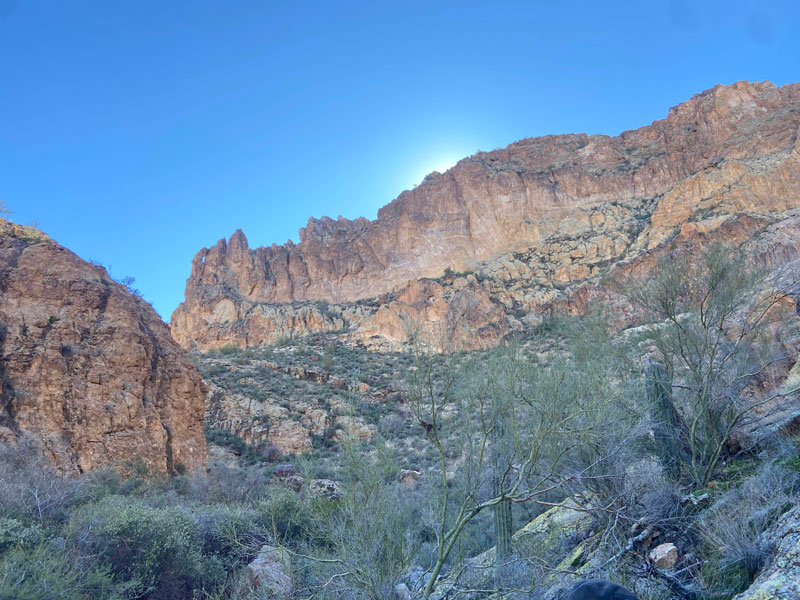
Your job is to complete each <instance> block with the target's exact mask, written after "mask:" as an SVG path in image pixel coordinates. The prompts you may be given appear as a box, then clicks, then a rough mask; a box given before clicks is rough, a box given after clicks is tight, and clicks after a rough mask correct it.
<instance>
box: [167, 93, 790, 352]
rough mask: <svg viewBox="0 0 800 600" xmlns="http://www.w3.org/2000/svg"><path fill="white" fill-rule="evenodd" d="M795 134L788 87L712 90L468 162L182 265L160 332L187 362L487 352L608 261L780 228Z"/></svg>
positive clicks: (568, 296) (227, 244)
mask: <svg viewBox="0 0 800 600" xmlns="http://www.w3.org/2000/svg"><path fill="white" fill-rule="evenodd" d="M798 126H800V84H794V85H788V86H784V87H776V86H774V85H772V84H771V83H746V82H740V83H736V84H733V85H729V86H717V87H714V88H712V89H711V90H708V91H706V92H703V93H702V94H698V95H696V96H695V97H693V98H691V99H690V100H689V101H687V102H685V103H683V104H681V105H679V106H677V107H675V108H673V109H671V110H670V111H669V114H668V116H667V118H666V119H664V120H661V121H656V122H654V123H653V124H652V125H649V126H646V127H642V128H640V129H637V130H633V131H626V132H623V133H622V134H620V135H619V136H616V137H608V136H602V135H593V136H587V135H583V134H577V135H558V136H546V137H541V138H529V139H524V140H521V141H519V142H516V143H514V144H511V145H510V146H508V147H507V148H504V149H502V150H496V151H493V152H481V153H478V154H475V155H473V156H471V157H469V158H466V159H464V160H462V161H460V162H459V163H458V164H457V165H456V166H455V167H453V168H452V169H450V170H449V171H447V172H446V173H443V174H439V173H433V174H431V175H430V176H428V177H427V178H426V179H425V181H423V183H422V184H420V185H419V186H418V187H417V188H415V189H413V190H411V191H406V192H403V193H402V194H401V195H400V196H399V197H398V198H397V199H395V200H394V201H393V202H391V203H390V204H388V205H387V206H385V207H383V208H382V209H381V210H380V211H379V213H378V218H377V219H376V220H375V221H368V220H366V219H357V220H355V221H349V220H346V219H341V218H340V219H339V220H337V221H334V220H332V219H328V218H323V219H321V220H316V219H311V220H310V221H309V223H308V225H307V226H306V227H305V228H304V229H302V230H301V232H300V243H299V244H297V245H295V244H292V243H287V244H286V245H283V246H275V245H273V246H271V247H267V248H256V249H250V247H249V245H248V243H247V240H246V238H245V236H244V234H243V233H242V232H241V231H237V232H236V233H235V234H234V235H233V237H231V238H230V240H227V241H226V240H224V239H223V240H220V241H219V242H218V243H217V245H215V246H214V247H212V248H210V249H206V248H204V249H203V250H201V251H200V252H199V253H198V254H197V256H196V257H195V258H194V261H193V263H192V273H191V276H190V278H189V280H188V281H187V285H186V298H185V302H184V303H183V304H182V305H181V306H180V307H178V309H177V310H176V311H175V313H174V314H173V316H172V321H171V328H172V333H173V335H174V336H175V338H176V339H177V340H178V342H179V343H180V344H181V345H182V346H184V347H185V348H189V349H199V350H207V349H210V348H214V347H218V346H221V345H224V344H225V343H231V342H233V343H237V344H240V345H256V344H259V343H263V342H273V341H275V340H276V339H277V338H278V337H288V336H291V335H297V334H303V333H309V332H334V331H341V332H343V336H344V337H349V338H351V339H356V340H359V341H361V342H366V343H369V344H372V345H376V346H380V345H381V344H389V345H391V344H395V343H397V342H402V341H404V340H406V339H407V338H408V335H409V331H412V330H414V329H415V328H420V327H422V328H428V329H430V328H431V327H432V326H434V325H436V326H438V327H440V329H442V330H444V331H445V332H447V333H448V335H450V337H451V338H455V339H462V340H464V341H465V342H466V343H467V345H470V344H471V345H472V347H474V345H475V344H476V343H478V344H485V343H492V340H496V339H499V338H502V337H503V336H505V335H507V334H508V333H511V332H513V331H514V330H515V329H517V328H518V327H519V325H520V322H521V320H524V319H525V318H526V315H529V314H531V312H536V311H537V310H540V309H542V308H543V307H547V306H552V305H554V304H556V303H559V302H572V301H573V298H574V296H575V294H576V293H579V292H580V290H582V289H585V284H586V283H587V282H589V283H591V282H594V281H597V280H598V279H599V278H600V276H602V275H603V274H605V273H606V272H607V271H608V270H609V269H613V268H615V267H616V266H617V265H629V264H630V263H632V262H635V261H639V263H640V264H652V261H651V262H650V263H648V259H647V257H651V256H653V255H654V254H657V253H658V252H659V249H662V248H664V247H666V246H668V245H669V244H673V245H674V244H675V243H676V241H677V242H680V241H681V240H682V239H689V238H694V239H701V240H705V239H714V238H715V237H718V236H717V235H716V234H717V233H718V232H721V231H722V230H723V228H725V227H730V225H731V223H732V222H736V223H739V224H740V225H741V224H742V223H745V221H744V219H745V218H747V219H750V221H748V222H747V223H745V225H744V226H743V228H744V229H746V230H747V232H748V235H750V236H751V237H752V235H755V234H758V233H759V232H761V231H764V230H766V229H767V228H769V227H771V226H775V224H776V223H779V222H780V221H781V220H783V219H784V218H785V215H784V213H785V212H786V211H791V210H792V209H796V208H798V207H800V142H799V141H798ZM767 252H769V250H768V249H767ZM783 258H785V259H793V258H796V255H795V254H792V255H791V256H788V255H787V256H784V257H783ZM458 273H461V275H460V276H459V275H457V274H458ZM448 274H451V275H449V276H448ZM426 278H427V279H430V278H437V279H436V281H429V280H428V281H426ZM420 280H422V281H420Z"/></svg>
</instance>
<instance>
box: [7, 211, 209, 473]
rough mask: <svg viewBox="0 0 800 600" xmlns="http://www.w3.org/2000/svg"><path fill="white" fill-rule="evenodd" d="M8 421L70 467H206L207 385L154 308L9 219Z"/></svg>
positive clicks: (159, 469) (171, 469)
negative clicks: (133, 464) (204, 419)
mask: <svg viewBox="0 0 800 600" xmlns="http://www.w3.org/2000/svg"><path fill="white" fill-rule="evenodd" d="M0 281H2V284H0V322H2V323H3V336H0V373H2V374H3V377H2V380H3V384H2V390H0V425H2V426H4V428H5V429H6V430H8V431H11V430H13V431H14V432H16V433H14V434H13V435H12V436H9V437H13V438H16V437H17V434H18V433H20V432H23V433H27V434H29V435H30V436H32V437H33V438H34V439H35V440H36V441H37V442H38V444H39V445H40V446H41V448H42V450H43V451H44V452H45V454H46V455H47V456H48V457H50V458H51V459H52V460H53V462H54V463H55V464H56V465H57V466H58V467H60V468H62V469H64V470H74V471H81V472H82V471H87V470H90V469H96V468H99V467H105V466H112V467H113V466H116V467H120V466H123V464H124V463H125V462H126V461H132V462H135V461H141V462H143V463H144V465H145V466H147V467H148V468H149V469H150V470H151V471H153V472H159V473H166V472H177V471H179V470H181V469H182V468H184V467H185V468H187V469H193V468H195V467H199V466H201V465H203V464H204V463H205V460H206V445H205V437H204V434H203V423H202V414H203V385H202V381H201V379H200V374H199V372H198V371H197V369H196V368H195V367H194V366H193V365H192V364H191V363H189V361H188V360H187V359H186V357H185V355H184V352H183V350H182V349H181V348H180V347H179V346H178V345H177V344H176V343H175V342H174V341H173V340H172V338H171V337H170V335H169V330H168V329H167V327H166V325H165V324H164V323H163V322H162V321H161V319H160V318H159V317H158V315H157V314H156V313H155V311H153V309H152V307H151V306H150V305H149V304H148V303H147V302H145V301H144V300H142V299H141V298H138V297H136V296H135V295H134V294H132V293H131V292H130V291H128V289H127V288H126V287H125V286H124V285H120V284H118V283H116V282H114V281H113V280H112V279H111V278H110V277H109V276H108V274H107V273H106V271H105V269H103V268H102V267H99V266H95V265H91V264H89V263H87V262H85V261H83V260H81V259H80V258H78V257H77V256H76V255H75V254H73V253H72V252H70V251H69V250H67V249H66V248H64V247H62V246H59V245H58V244H57V243H55V242H54V241H52V240H50V239H49V238H47V236H44V235H43V234H41V232H37V231H36V230H34V229H32V228H30V227H20V226H18V225H15V224H13V223H9V222H8V221H5V220H2V219H0Z"/></svg>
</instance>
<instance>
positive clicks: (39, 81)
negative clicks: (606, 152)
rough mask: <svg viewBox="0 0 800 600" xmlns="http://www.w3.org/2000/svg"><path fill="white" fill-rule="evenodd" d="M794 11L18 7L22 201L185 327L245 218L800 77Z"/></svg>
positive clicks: (722, 5)
mask: <svg viewBox="0 0 800 600" xmlns="http://www.w3.org/2000/svg"><path fill="white" fill-rule="evenodd" d="M798 31H800V7H799V6H798V3H797V2H796V1H794V2H780V1H777V2H766V1H761V2H734V1H728V2H691V1H684V0H674V1H668V0H664V1H661V2H642V1H641V0H640V1H638V2H596V1H593V2H575V1H569V0H561V1H549V0H541V1H535V0H532V1H526V2H523V1H498V2H486V1H478V0H453V1H446V0H425V1H415V0H402V1H400V0H398V1H380V0H371V1H365V2H348V1H346V0H341V1H335V2H333V1H330V0H326V1H321V2H304V1H301V0H295V1H268V0H260V1H255V0H253V1H250V0H219V1H211V0H192V1H191V2H190V1H188V0H184V1H176V0H137V1H135V2H134V1H122V0H120V1H117V0H114V1H108V0H93V1H89V0H38V1H37V0H0V200H3V201H4V202H6V204H7V205H8V206H9V207H10V208H11V209H12V210H13V211H14V214H13V215H12V218H13V220H15V221H17V222H20V223H29V222H31V221H34V220H36V221H38V222H39V223H40V226H41V228H42V229H43V230H44V231H46V232H47V233H48V234H50V235H51V236H52V237H53V238H55V239H56V240H57V241H58V242H60V243H61V244H63V245H65V246H67V247H68V248H70V249H72V250H73V251H75V252H76V253H78V254H79V255H80V256H82V257H83V258H85V259H89V260H94V261H97V262H100V263H102V264H103V265H105V266H107V267H109V266H110V270H111V273H112V275H114V276H115V277H117V278H121V277H124V276H133V277H135V278H136V284H135V285H136V287H138V288H139V289H140V290H141V291H142V293H143V294H144V297H145V298H146V299H147V300H149V301H151V302H152V303H153V305H154V306H155V308H156V309H157V310H158V311H159V313H160V314H161V315H162V316H163V317H164V318H165V319H168V318H169V315H170V313H171V312H172V310H173V309H174V308H175V306H176V305H177V304H178V303H179V302H180V301H181V300H182V298H183V287H184V284H185V280H186V277H187V276H188V274H189V269H190V262H191V258H192V256H193V255H194V254H195V252H197V251H198V250H199V249H200V248H202V247H203V246H210V245H212V244H214V243H215V242H216V240H218V239H219V238H221V237H228V236H230V235H231V234H232V233H233V231H234V230H235V229H237V228H242V229H244V231H245V233H246V234H247V237H248V239H249V241H250V244H251V246H256V245H265V244H271V243H273V242H277V243H283V242H285V241H286V240H287V239H290V238H291V239H293V240H295V241H297V230H298V229H299V228H300V227H302V226H304V225H305V223H306V221H307V219H308V217H310V216H315V217H320V216H322V215H329V216H332V217H336V216H338V215H343V216H345V217H348V218H355V217H358V216H366V217H369V218H375V216H376V212H377V209H378V208H379V207H380V206H382V205H384V204H386V203H387V202H389V201H390V200H392V198H394V197H395V196H396V195H397V194H398V193H400V192H401V191H402V190H404V189H406V188H409V187H413V186H414V185H415V184H416V183H418V182H419V181H421V180H422V178H423V176H424V175H425V174H426V173H427V172H429V171H431V170H435V169H438V170H442V169H443V168H445V167H447V166H450V165H451V164H452V163H454V162H455V161H456V160H457V159H459V158H462V157H464V156H468V155H470V154H472V153H474V152H476V151H477V150H491V149H493V148H497V147H502V146H505V145H507V144H509V143H511V142H513V141H515V140H517V139H520V138H523V137H527V136H535V135H545V134H550V133H568V132H587V133H605V134H610V135H615V134H617V133H619V132H620V131H623V130H626V129H632V128H636V127H639V126H642V125H645V124H648V123H650V122H651V121H653V120H655V119H661V118H664V117H665V116H666V114H667V110H668V108H669V107H670V106H673V105H675V104H677V103H679V102H682V101H684V100H686V99H688V98H689V97H690V96H692V95H693V94H694V93H697V92H700V91H702V90H704V89H707V88H709V87H711V86H713V85H714V84H717V83H732V82H734V81H737V80H741V79H747V80H764V79H769V80H771V81H773V82H775V83H777V84H785V83H792V82H796V81H800V35H798Z"/></svg>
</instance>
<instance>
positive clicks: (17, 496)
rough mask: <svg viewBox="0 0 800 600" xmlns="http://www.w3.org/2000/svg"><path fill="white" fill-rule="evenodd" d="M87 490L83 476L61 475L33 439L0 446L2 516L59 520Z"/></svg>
mask: <svg viewBox="0 0 800 600" xmlns="http://www.w3.org/2000/svg"><path fill="white" fill-rule="evenodd" d="M85 491H86V486H85V482H84V480H83V479H81V478H79V477H70V476H61V475H60V474H59V473H58V472H57V471H56V469H55V468H54V467H53V466H52V465H51V464H50V463H49V462H48V461H47V459H45V458H44V457H43V456H42V455H41V453H40V451H39V449H38V448H37V447H36V445H35V444H34V443H33V442H31V441H30V440H28V439H26V438H23V439H21V440H20V441H19V442H18V443H17V444H16V446H15V447H13V448H12V447H10V446H5V445H4V446H2V447H0V498H2V499H3V501H2V504H0V515H5V516H9V517H14V516H17V517H21V518H27V517H34V518H36V519H37V520H39V521H49V522H60V521H63V520H65V519H66V518H67V508H68V506H69V505H70V504H73V503H75V502H78V501H80V499H81V498H82V497H83V496H84V494H85Z"/></svg>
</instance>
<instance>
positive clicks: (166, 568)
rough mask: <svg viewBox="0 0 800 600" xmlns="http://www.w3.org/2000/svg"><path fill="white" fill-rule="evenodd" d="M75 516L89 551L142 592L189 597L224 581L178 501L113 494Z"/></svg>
mask: <svg viewBox="0 0 800 600" xmlns="http://www.w3.org/2000/svg"><path fill="white" fill-rule="evenodd" d="M79 521H80V523H79V526H80V530H82V531H85V532H87V533H86V535H85V537H86V539H87V540H88V544H89V546H90V548H91V551H92V552H94V553H97V554H98V555H99V556H100V557H101V559H102V560H103V561H104V562H107V563H108V564H109V565H110V567H111V570H112V572H113V573H114V575H115V576H116V577H117V578H119V579H120V580H122V581H127V582H135V583H136V584H137V585H138V586H139V588H140V591H141V592H144V593H146V595H147V597H148V598H173V597H178V598H181V597H191V595H192V592H193V590H199V589H203V588H212V587H214V586H215V585H218V584H219V583H221V582H222V581H224V578H225V572H224V569H223V568H222V566H221V564H220V563H219V561H216V560H213V559H206V557H204V556H203V554H202V552H201V550H202V547H203V546H202V539H201V536H200V529H199V527H198V525H197V523H196V521H195V520H194V519H193V518H192V517H191V516H190V515H189V514H188V513H187V512H186V511H185V510H184V509H183V508H181V507H179V506H169V507H164V508H155V507H152V506H148V505H147V504H145V503H144V502H143V501H142V500H140V499H135V498H123V497H118V496H116V497H110V498H105V499H103V500H101V501H100V502H98V503H96V504H93V505H90V506H88V507H87V510H86V511H85V514H84V515H83V519H79Z"/></svg>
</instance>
